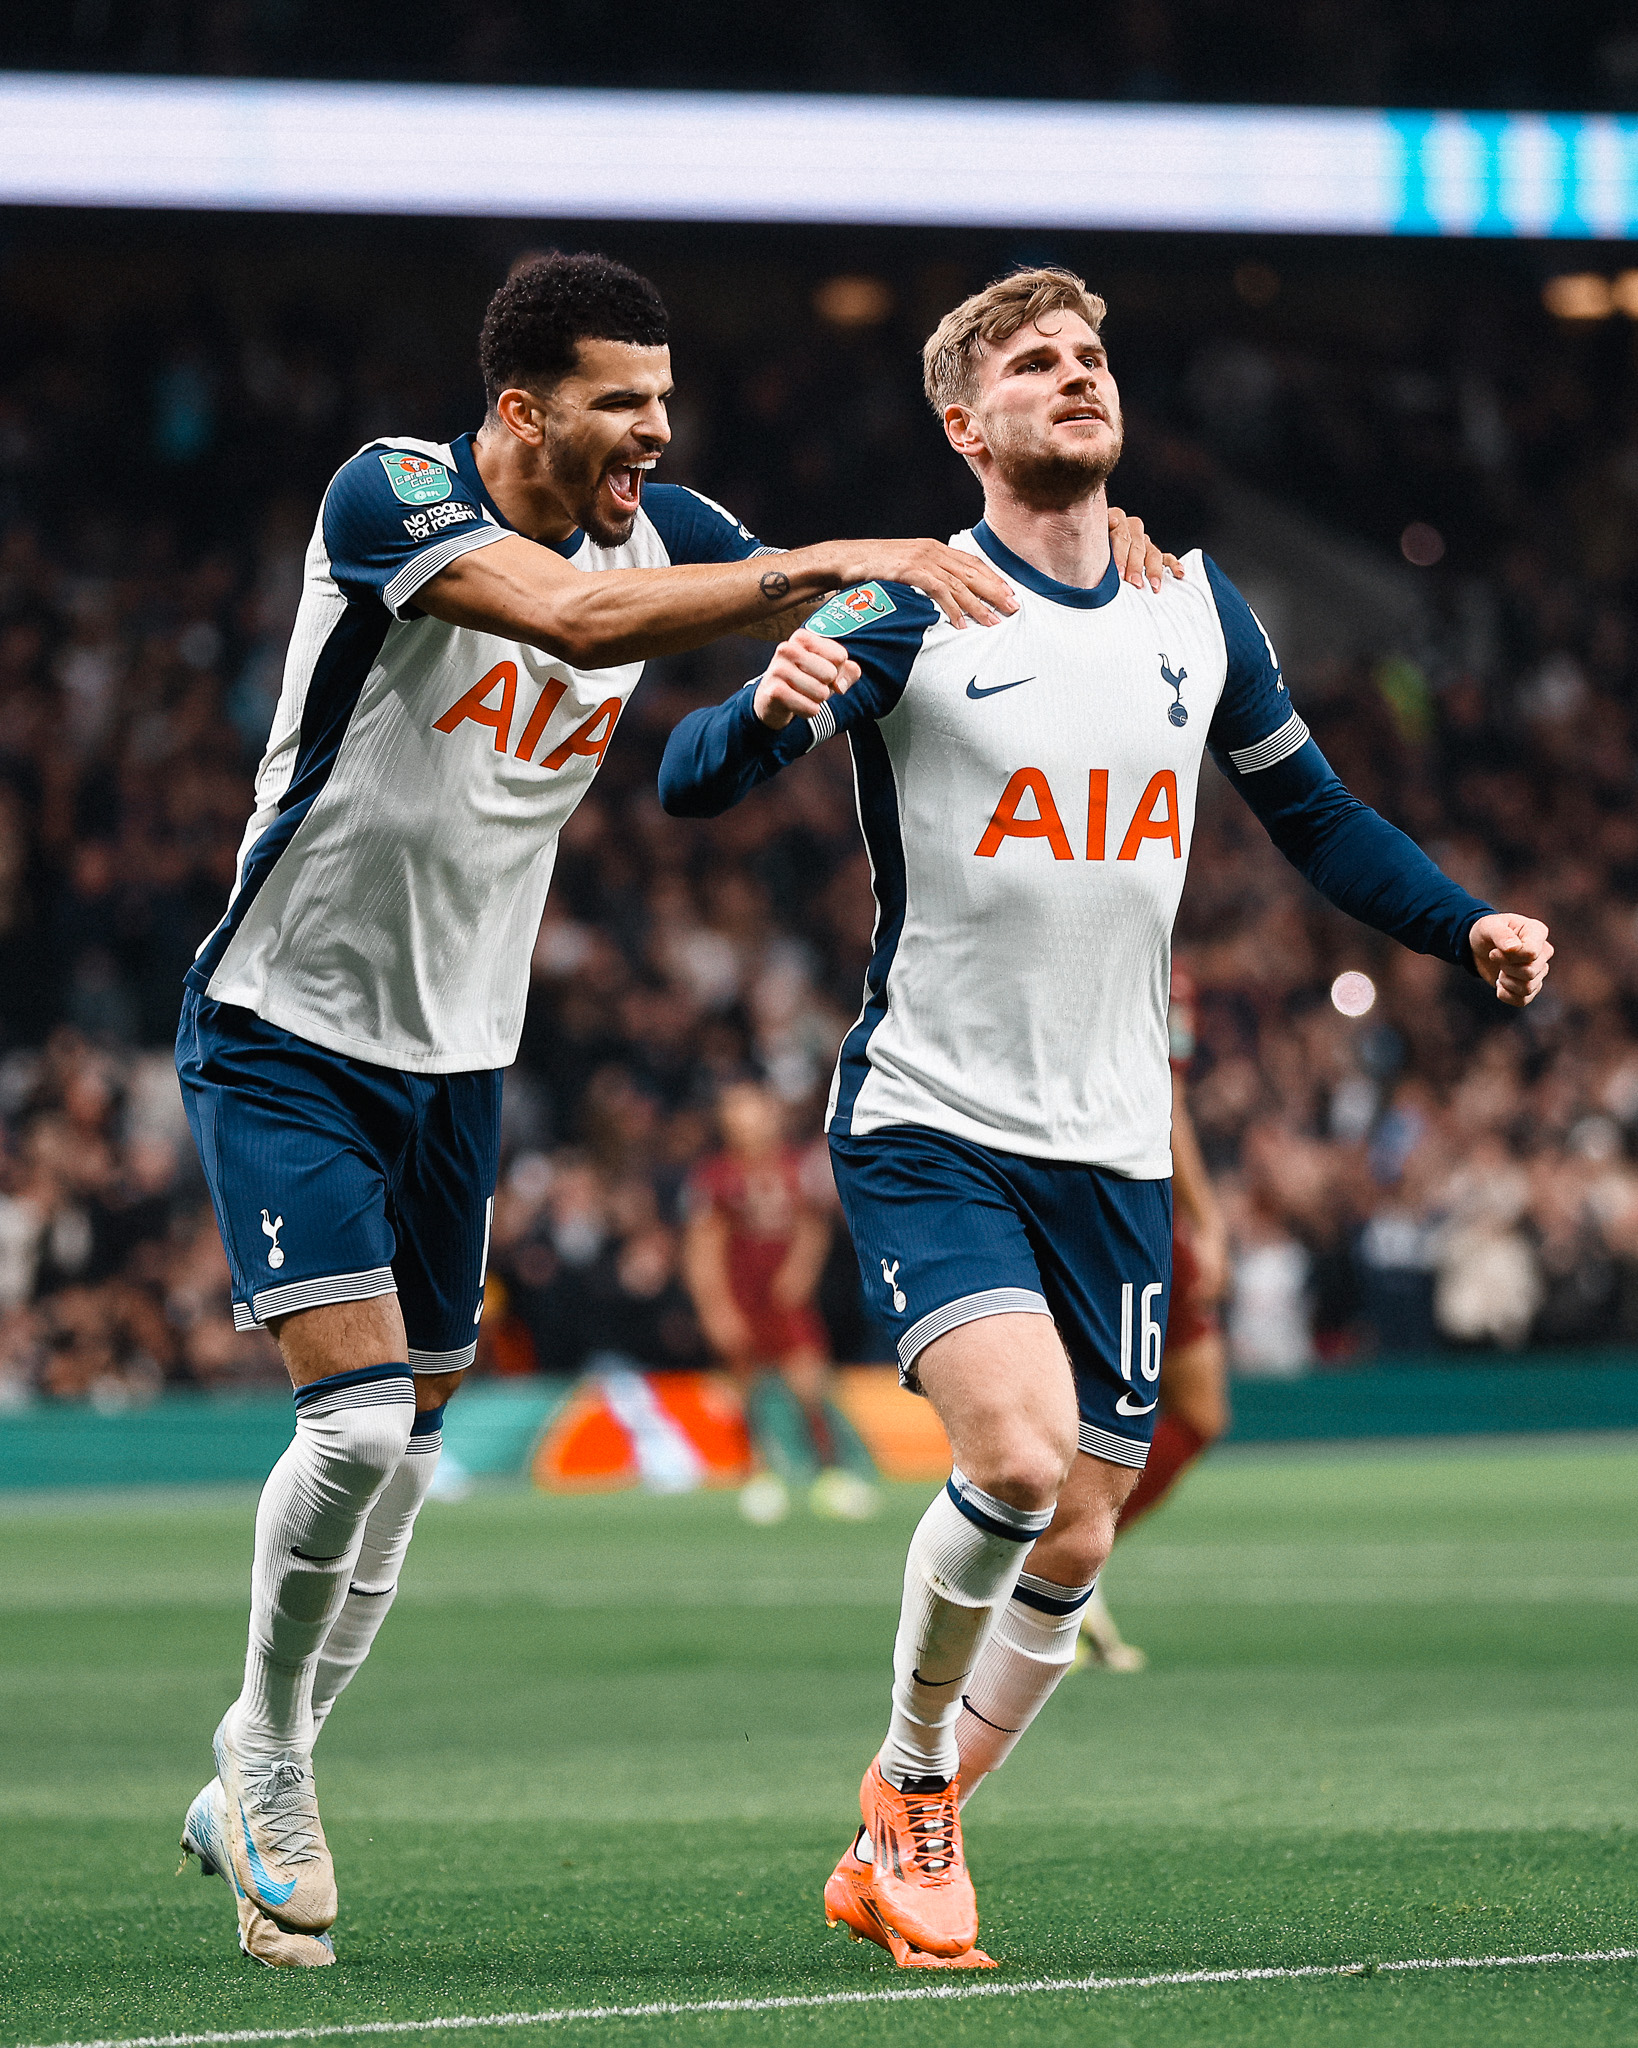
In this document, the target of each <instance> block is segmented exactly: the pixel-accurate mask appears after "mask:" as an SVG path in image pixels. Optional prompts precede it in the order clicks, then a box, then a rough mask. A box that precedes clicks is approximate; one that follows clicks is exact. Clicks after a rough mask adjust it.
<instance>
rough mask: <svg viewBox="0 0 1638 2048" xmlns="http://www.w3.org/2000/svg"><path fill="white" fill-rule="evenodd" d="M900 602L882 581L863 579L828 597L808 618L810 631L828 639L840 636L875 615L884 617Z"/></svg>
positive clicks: (837, 638)
mask: <svg viewBox="0 0 1638 2048" xmlns="http://www.w3.org/2000/svg"><path fill="white" fill-rule="evenodd" d="M897 610H898V606H897V605H896V604H895V603H894V602H893V600H892V599H891V598H890V597H889V596H888V594H887V592H886V591H885V590H883V588H882V587H881V585H880V584H879V583H861V584H859V585H858V587H857V588H856V589H853V590H839V591H838V592H837V593H836V595H835V596H834V597H832V598H828V599H827V600H826V601H825V603H823V604H822V605H821V606H820V607H819V609H818V610H817V611H816V612H815V613H814V615H813V617H812V618H811V619H809V621H808V631H809V632H810V633H822V634H823V635H824V637H825V638H826V639H827V640H840V639H842V638H843V636H844V635H846V634H848V633H856V632H857V631H858V630H859V628H860V627H861V626H867V625H869V623H870V621H871V620H872V619H885V618H886V617H887V614H888V613H889V612H894V611H897Z"/></svg>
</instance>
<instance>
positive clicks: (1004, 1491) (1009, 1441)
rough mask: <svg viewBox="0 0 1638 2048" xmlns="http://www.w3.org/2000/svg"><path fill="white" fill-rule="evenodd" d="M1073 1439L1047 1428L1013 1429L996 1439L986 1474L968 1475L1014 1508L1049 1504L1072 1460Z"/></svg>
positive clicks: (1063, 1479) (1053, 1501) (1051, 1504)
mask: <svg viewBox="0 0 1638 2048" xmlns="http://www.w3.org/2000/svg"><path fill="white" fill-rule="evenodd" d="M1074 1457H1075V1445H1074V1443H1073V1442H1060V1441H1059V1440H1058V1438H1057V1436H1056V1435H1055V1434H1054V1433H1052V1432H1049V1431H1044V1430H1043V1431H1033V1430H1032V1431H1016V1432H1013V1433H1010V1434H1009V1435H1007V1436H1005V1437H1003V1438H1001V1439H1000V1440H999V1441H998V1442H996V1443H995V1444H994V1445H993V1446H992V1448H991V1451H990V1455H989V1457H988V1459H987V1460H986V1461H985V1463H986V1465H987V1468H988V1476H987V1477H982V1478H981V1477H980V1476H979V1474H978V1473H977V1472H973V1473H972V1474H970V1476H971V1477H972V1478H973V1479H975V1480H977V1482H978V1484H979V1485H980V1486H982V1487H983V1489H984V1491H985V1492H986V1493H993V1494H994V1495H995V1497H996V1499H997V1500H1004V1501H1006V1502H1007V1503H1008V1505H1009V1506H1011V1507H1015V1508H1049V1507H1051V1506H1053V1505H1054V1503H1055V1502H1056V1501H1057V1498H1058V1495H1059V1494H1060V1493H1061V1492H1062V1491H1063V1485H1064V1481H1065V1480H1066V1479H1067V1478H1068V1477H1069V1469H1070V1466H1071V1465H1072V1463H1073V1462H1074Z"/></svg>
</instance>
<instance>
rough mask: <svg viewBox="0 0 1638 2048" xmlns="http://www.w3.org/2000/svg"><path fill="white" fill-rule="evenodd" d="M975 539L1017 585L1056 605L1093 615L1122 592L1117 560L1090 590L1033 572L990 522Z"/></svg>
mask: <svg viewBox="0 0 1638 2048" xmlns="http://www.w3.org/2000/svg"><path fill="white" fill-rule="evenodd" d="M973 539H974V540H975V541H977V543H978V545H979V546H980V547H981V548H982V549H983V550H984V552H985V554H987V555H988V556H989V558H990V560H991V561H992V562H993V563H994V564H995V566H996V567H997V568H998V569H1000V570H1001V571H1002V572H1003V573H1004V574H1005V575H1008V576H1010V577H1011V578H1012V580H1013V582H1014V583H1021V584H1023V586H1024V588H1025V589H1026V590H1033V591H1034V593H1035V595H1036V596H1037V597H1047V598H1050V599H1051V600H1052V602H1053V603H1054V604H1067V605H1073V606H1074V608H1075V610H1076V611H1080V612H1093V611H1096V610H1097V609H1098V607H1099V606H1100V605H1105V604H1108V603H1109V601H1110V600H1111V599H1112V598H1113V597H1114V596H1115V595H1116V593H1117V592H1118V591H1119V589H1120V576H1119V574H1118V573H1117V572H1116V569H1115V561H1114V557H1113V556H1112V555H1111V556H1110V558H1109V567H1108V568H1107V569H1105V570H1104V572H1103V574H1102V575H1101V576H1100V577H1099V578H1098V580H1097V582H1096V583H1094V584H1093V586H1092V588H1091V589H1090V590H1086V589H1083V588H1082V587H1081V586H1080V585H1079V584H1077V583H1057V582H1054V581H1053V579H1052V578H1051V577H1050V576H1043V575H1042V573H1041V571H1040V570H1039V569H1032V568H1031V567H1030V565H1029V563H1028V562H1026V561H1025V560H1024V559H1023V557H1022V556H1021V555H1015V554H1014V553H1013V551H1012V549H1011V548H1009V547H1008V546H1007V544H1006V542H1005V541H1000V540H997V539H996V537H995V535H994V534H993V533H991V531H990V526H989V521H988V520H987V519H981V520H980V521H979V522H978V524H977V525H976V526H975V527H974V528H973Z"/></svg>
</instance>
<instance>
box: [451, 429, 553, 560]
mask: <svg viewBox="0 0 1638 2048" xmlns="http://www.w3.org/2000/svg"><path fill="white" fill-rule="evenodd" d="M472 459H473V461H474V462H476V463H477V465H478V474H479V476H481V477H482V478H483V487H484V489H485V490H486V491H487V492H488V493H489V495H490V497H491V498H493V499H494V501H495V504H496V507H497V509H498V510H499V512H500V514H501V517H502V518H503V519H505V521H506V523H507V524H508V525H509V526H515V527H516V528H517V530H518V532H519V533H522V534H526V535H527V536H528V537H529V539H530V540H543V541H552V540H567V539H568V537H569V535H570V534H571V533H573V532H574V530H575V525H576V521H575V517H574V514H573V513H572V512H569V511H568V510H566V508H565V507H564V506H563V504H562V503H561V501H560V500H559V499H558V497H557V494H556V493H555V492H554V491H553V490H552V489H551V488H550V487H549V486H547V485H543V484H542V483H541V482H540V481H539V480H538V478H536V477H533V476H531V475H529V474H528V473H527V472H526V471H525V469H524V466H523V463H522V462H521V461H520V460H519V459H518V444H517V442H516V441H514V440H513V439H512V437H511V435H510V434H504V433H500V434H493V435H492V434H491V433H490V432H489V429H488V428H487V427H482V428H480V429H479V430H478V432H477V433H476V434H475V435H474V436H473V437H472Z"/></svg>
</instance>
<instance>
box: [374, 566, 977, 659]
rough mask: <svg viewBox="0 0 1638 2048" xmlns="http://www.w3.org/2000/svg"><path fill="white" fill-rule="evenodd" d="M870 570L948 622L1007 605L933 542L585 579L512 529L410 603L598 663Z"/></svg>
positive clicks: (805, 599)
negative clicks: (909, 588) (911, 588)
mask: <svg viewBox="0 0 1638 2048" xmlns="http://www.w3.org/2000/svg"><path fill="white" fill-rule="evenodd" d="M872 579H875V580H877V581H880V582H890V581H891V582H899V583H907V584H914V585H915V586H916V588H917V589H919V590H924V591H925V592H926V593H927V595H928V597H930V598H931V599H932V601H933V602H934V603H935V604H936V605H937V606H938V608H939V609H940V611H942V613H943V614H944V616H945V618H946V619H948V620H949V622H950V624H951V625H952V626H964V625H966V624H967V622H968V620H969V619H970V620H972V622H973V623H974V624H975V625H980V626H991V625H994V624H995V623H996V621H997V619H998V618H999V617H1001V616H1003V615H1004V614H1007V613H1010V612H1015V611H1016V610H1017V609H1018V602H1017V599H1016V598H1014V596H1013V595H1012V592H1011V591H1010V590H1009V589H1008V587H1007V585H1006V582H1005V581H1004V579H1003V578H1002V577H1001V576H999V575H998V574H997V573H996V571H995V570H994V569H992V568H991V567H990V565H989V563H988V562H986V561H985V560H984V559H983V558H982V557H981V556H978V555H974V554H968V553H965V552H963V551H961V550H959V549H957V548H952V547H947V546H946V545H945V544H944V543H943V542H942V541H934V540H863V541H827V542H825V543H824V544H823V545H822V546H819V547H811V548H797V549H794V550H793V551H792V552H791V553H789V554H782V555H756V556H753V557H752V558H751V559H750V560H749V561H742V562H695V563H689V564H686V565H684V566H682V567H679V568H670V569H606V570H602V571H600V572H599V573H598V574H597V575H595V576H588V575H587V574H586V573H585V572H584V571H583V570H580V569H575V568H573V567H571V566H570V564H569V563H567V562H565V561H564V560H563V559H562V557H561V556H559V555H557V554H554V553H553V551H552V550H551V549H550V548H546V547H540V546H538V545H537V544H536V543H535V542H534V541H532V540H525V539H524V538H523V536H522V535H521V534H508V535H506V536H504V537H503V538H502V539H499V540H497V541H495V542H494V543H493V544H492V545H490V546H488V547H484V548H480V549H475V550H473V551H471V552H469V553H467V554H463V555H460V556H458V557H457V558H456V559H455V560H454V561H452V562H451V563H450V564H449V566H448V567H447V568H444V569H441V570H439V572H438V573H437V574H436V575H435V576H433V577H432V578H430V579H429V581H428V582H427V583H425V584H424V585H423V586H421V588H420V589H419V590H418V591H417V592H416V596H415V602H416V604H417V605H418V606H419V607H420V609H421V610H422V611H425V612H430V613H431V614H432V616H433V617H434V618H435V619H442V620H444V621H445V623H446V624H448V625H451V626H470V627H473V628H474V629H475V630H477V631H478V632H480V633H495V634H497V635H499V636H500V637H501V638H502V639H507V640H523V641H526V642H527V643H528V644H529V645H530V646H531V647H539V648H543V649H544V650H545V652H546V653H548V654H551V655H555V656H556V657H557V659H558V660H560V661H567V662H570V663H572V664H573V665H574V666H575V667H576V668H609V667H612V666H614V665H615V664H616V663H618V662H624V661H646V660H648V659H650V658H651V657H653V656H655V655H661V654H682V653H686V652H687V650H688V649H689V648H692V647H703V646H704V645H705V644H706V642H707V641H710V640H716V639H720V638H721V636H722V635H723V634H724V633H743V632H746V631H748V630H753V629H754V628H756V627H757V626H758V625H760V624H762V623H764V622H769V621H772V620H774V619H776V618H777V617H780V616H782V615H784V614H786V613H788V612H789V611H791V609H792V608H793V606H796V605H800V606H803V607H804V608H805V609H808V610H811V609H812V608H813V607H814V606H816V605H817V604H818V603H819V602H820V600H821V599H822V598H823V597H824V596H825V595H826V593H827V592H829V591H832V590H835V589H836V588H837V587H838V586H839V585H842V584H852V583H864V582H869V581H871V580H872Z"/></svg>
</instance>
